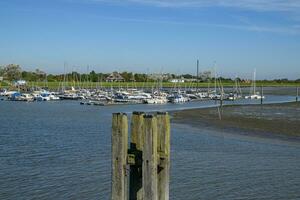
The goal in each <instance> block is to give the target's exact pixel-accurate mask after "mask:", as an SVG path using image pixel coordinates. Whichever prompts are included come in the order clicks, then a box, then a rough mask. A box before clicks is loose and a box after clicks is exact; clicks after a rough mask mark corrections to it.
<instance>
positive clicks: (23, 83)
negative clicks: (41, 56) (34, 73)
mask: <svg viewBox="0 0 300 200" xmlns="http://www.w3.org/2000/svg"><path fill="white" fill-rule="evenodd" d="M14 85H15V86H23V85H26V81H25V80H18V81H15V82H14Z"/></svg>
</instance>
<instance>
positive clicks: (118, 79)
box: [106, 72, 125, 82]
mask: <svg viewBox="0 0 300 200" xmlns="http://www.w3.org/2000/svg"><path fill="white" fill-rule="evenodd" d="M124 81H125V79H124V78H123V77H122V76H121V74H119V73H118V72H113V73H111V74H110V75H109V76H108V77H107V78H106V82H124Z"/></svg>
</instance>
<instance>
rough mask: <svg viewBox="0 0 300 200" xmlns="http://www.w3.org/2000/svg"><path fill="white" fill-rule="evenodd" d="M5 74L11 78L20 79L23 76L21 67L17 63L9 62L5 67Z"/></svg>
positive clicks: (11, 79)
mask: <svg viewBox="0 0 300 200" xmlns="http://www.w3.org/2000/svg"><path fill="white" fill-rule="evenodd" d="M4 76H5V77H6V78H7V79H8V80H10V81H13V80H18V79H20V78H21V67H20V66H19V65H15V64H9V65H7V66H6V67H5V68H4Z"/></svg>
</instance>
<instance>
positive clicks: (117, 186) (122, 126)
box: [111, 113, 128, 200]
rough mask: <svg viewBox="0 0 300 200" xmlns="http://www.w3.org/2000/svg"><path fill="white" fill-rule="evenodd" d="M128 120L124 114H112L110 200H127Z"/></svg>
mask: <svg viewBox="0 0 300 200" xmlns="http://www.w3.org/2000/svg"><path fill="white" fill-rule="evenodd" d="M127 149H128V119H127V115H126V114H124V113H114V114H113V119H112V188H111V191H112V194H111V199H112V200H126V199H127V177H126V176H127V175H126V164H127Z"/></svg>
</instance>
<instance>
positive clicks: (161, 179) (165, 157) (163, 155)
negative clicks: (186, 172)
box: [157, 112, 170, 200]
mask: <svg viewBox="0 0 300 200" xmlns="http://www.w3.org/2000/svg"><path fill="white" fill-rule="evenodd" d="M157 152H158V158H159V160H158V162H159V163H158V199H159V200H169V182H170V117H169V114H168V113H166V112H158V113H157Z"/></svg>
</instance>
